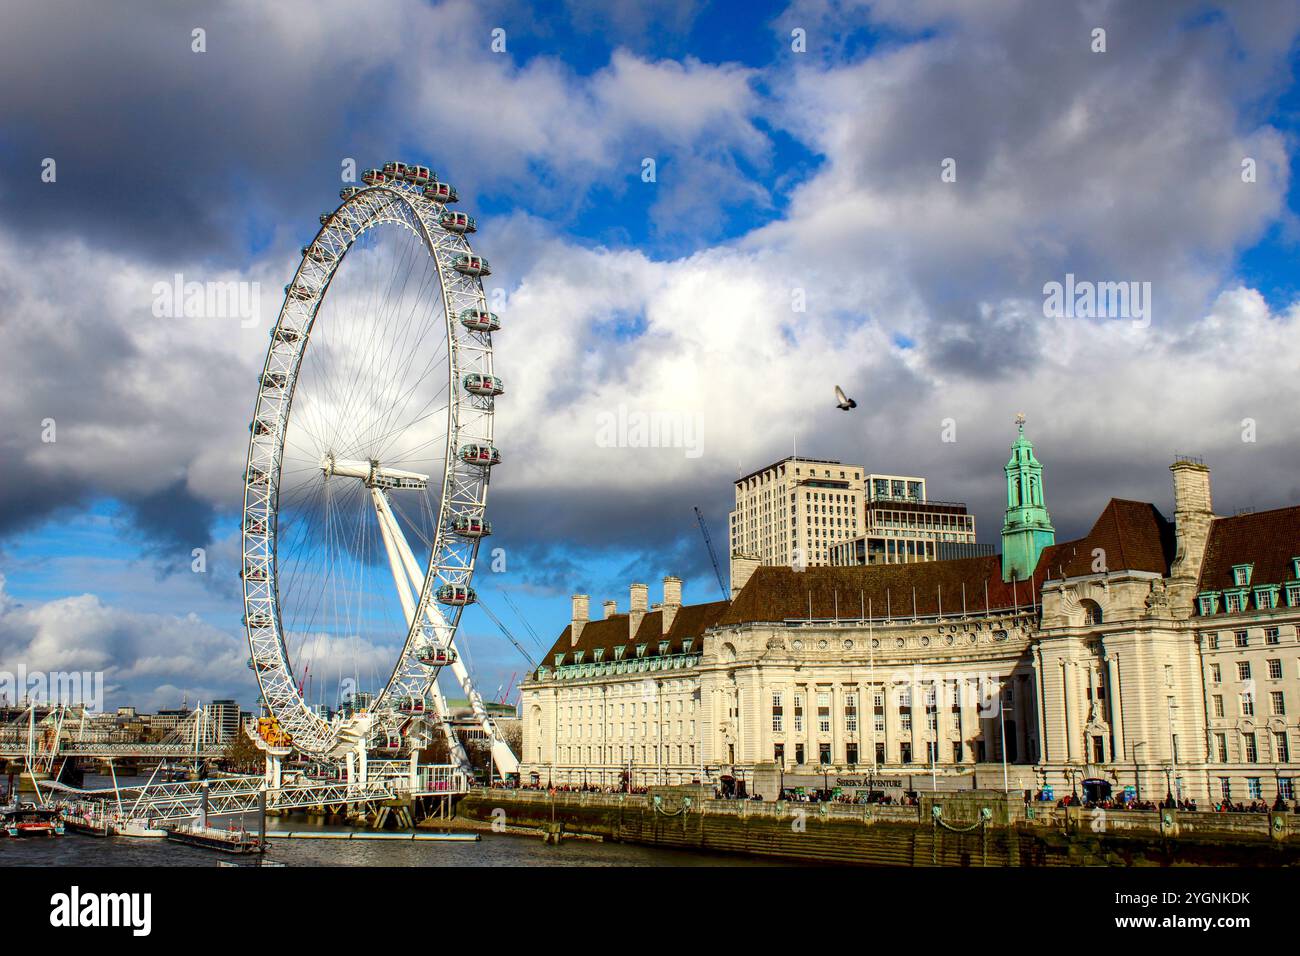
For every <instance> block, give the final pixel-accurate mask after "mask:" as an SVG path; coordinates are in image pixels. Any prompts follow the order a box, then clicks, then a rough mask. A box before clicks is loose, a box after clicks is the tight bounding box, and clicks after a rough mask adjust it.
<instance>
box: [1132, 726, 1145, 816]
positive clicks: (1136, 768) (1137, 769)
mask: <svg viewBox="0 0 1300 956" xmlns="http://www.w3.org/2000/svg"><path fill="white" fill-rule="evenodd" d="M1146 745H1147V742H1146V741H1145V740H1139V741H1137V742H1136V743H1135V744H1133V783H1134V785H1135V788H1136V791H1137V793H1136V795H1135V798H1134V799H1136V800H1137V801H1138V802H1139V803H1141V802H1142V765H1141V764H1140V763H1138V758H1137V750H1138V748H1139V747H1145V746H1146Z"/></svg>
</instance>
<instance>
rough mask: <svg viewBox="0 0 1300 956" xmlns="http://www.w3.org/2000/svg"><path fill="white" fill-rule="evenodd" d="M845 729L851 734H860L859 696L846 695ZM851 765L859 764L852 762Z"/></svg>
mask: <svg viewBox="0 0 1300 956" xmlns="http://www.w3.org/2000/svg"><path fill="white" fill-rule="evenodd" d="M844 729H845V730H846V731H848V732H849V733H851V734H855V733H857V732H858V695H857V694H845V695H844ZM849 763H857V761H856V760H850V761H849Z"/></svg>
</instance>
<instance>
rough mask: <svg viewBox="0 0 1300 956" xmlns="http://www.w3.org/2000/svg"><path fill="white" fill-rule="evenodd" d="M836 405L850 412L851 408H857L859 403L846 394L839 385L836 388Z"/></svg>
mask: <svg viewBox="0 0 1300 956" xmlns="http://www.w3.org/2000/svg"><path fill="white" fill-rule="evenodd" d="M835 405H836V407H837V408H839V409H840V410H842V411H846V412H847V411H848V410H849V409H850V408H857V407H858V403H857V402H855V401H854V400H853V399H851V398H849V397H848V396H847V395H845V394H844V389H842V388H840V387H839V386H838V385H836V386H835Z"/></svg>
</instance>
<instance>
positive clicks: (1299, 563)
mask: <svg viewBox="0 0 1300 956" xmlns="http://www.w3.org/2000/svg"><path fill="white" fill-rule="evenodd" d="M1291 577H1293V578H1300V558H1292V559H1291Z"/></svg>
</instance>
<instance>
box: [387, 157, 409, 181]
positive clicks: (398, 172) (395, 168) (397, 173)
mask: <svg viewBox="0 0 1300 956" xmlns="http://www.w3.org/2000/svg"><path fill="white" fill-rule="evenodd" d="M384 175H385V176H387V177H388V178H389V179H405V178H406V163H399V162H396V161H394V162H391V163H384Z"/></svg>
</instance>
